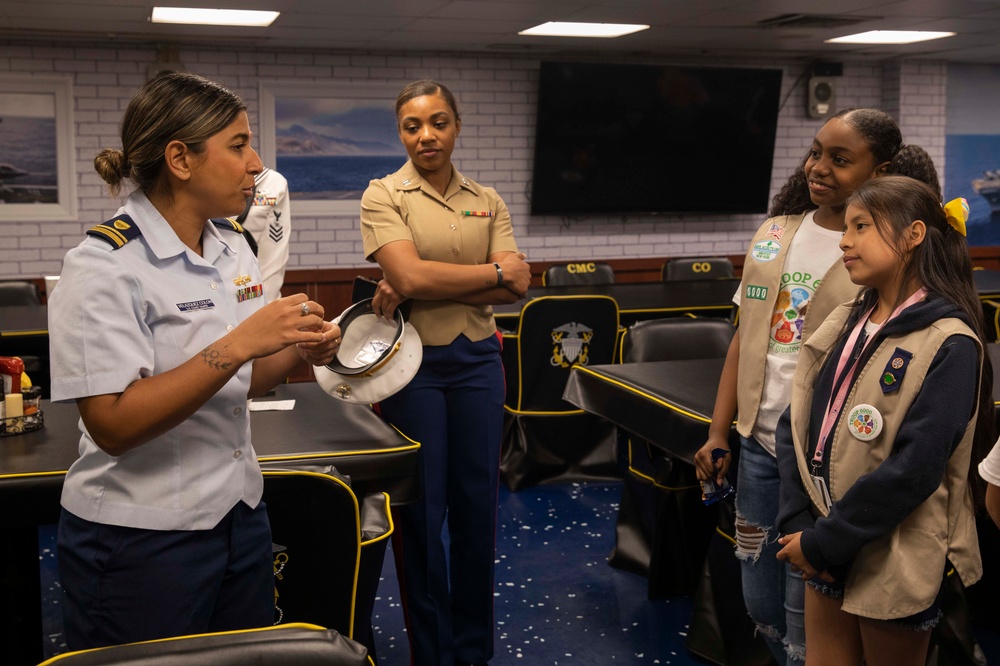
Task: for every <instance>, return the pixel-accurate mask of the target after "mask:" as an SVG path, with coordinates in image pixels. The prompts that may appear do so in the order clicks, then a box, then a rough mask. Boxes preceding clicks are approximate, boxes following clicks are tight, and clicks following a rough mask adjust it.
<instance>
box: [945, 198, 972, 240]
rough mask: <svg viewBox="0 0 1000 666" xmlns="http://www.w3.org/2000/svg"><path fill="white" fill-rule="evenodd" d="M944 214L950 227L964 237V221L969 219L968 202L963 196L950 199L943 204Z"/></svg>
mask: <svg viewBox="0 0 1000 666" xmlns="http://www.w3.org/2000/svg"><path fill="white" fill-rule="evenodd" d="M944 215H945V217H946V218H947V219H948V224H949V225H951V228H952V229H954V230H955V231H957V232H958V233H960V234H962V236H963V237H964V236H965V223H966V222H968V220H969V202H968V201H966V200H965V198H964V197H959V198H957V199H952V200H951V201H949V202H948V203H946V204H945V205H944Z"/></svg>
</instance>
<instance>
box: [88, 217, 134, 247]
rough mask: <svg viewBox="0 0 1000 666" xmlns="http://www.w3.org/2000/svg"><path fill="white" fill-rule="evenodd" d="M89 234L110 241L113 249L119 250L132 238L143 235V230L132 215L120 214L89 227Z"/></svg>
mask: <svg viewBox="0 0 1000 666" xmlns="http://www.w3.org/2000/svg"><path fill="white" fill-rule="evenodd" d="M87 235H88V236H93V237H95V238H100V239H101V240H103V241H105V242H107V243H109V244H110V245H111V247H112V249H114V250H117V249H118V248H120V247H122V246H124V245H125V243H127V242H129V241H130V240H133V239H135V238H138V237H139V236H141V235H142V231H140V230H139V227H138V226H136V224H135V222H133V221H132V218H131V217H129V216H128V215H119V216H118V217H116V218H113V219H111V220H108V221H107V222H105V223H104V224H98V225H97V226H96V227H91V228H90V229H87Z"/></svg>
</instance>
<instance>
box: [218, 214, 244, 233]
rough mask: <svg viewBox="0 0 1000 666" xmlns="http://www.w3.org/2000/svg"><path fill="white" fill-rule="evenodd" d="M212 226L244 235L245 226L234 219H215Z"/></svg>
mask: <svg viewBox="0 0 1000 666" xmlns="http://www.w3.org/2000/svg"><path fill="white" fill-rule="evenodd" d="M212 224H214V225H215V226H217V227H219V228H220V229H225V230H227V231H235V232H236V233H238V234H241V233H243V225H242V224H240V223H239V222H237V221H236V219H235V218H232V217H213V218H212Z"/></svg>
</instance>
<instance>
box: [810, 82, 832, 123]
mask: <svg viewBox="0 0 1000 666" xmlns="http://www.w3.org/2000/svg"><path fill="white" fill-rule="evenodd" d="M836 105H837V88H836V79H834V78H832V77H829V76H813V77H811V78H810V79H809V87H808V92H807V93H806V113H807V114H809V117H810V118H828V117H829V116H831V115H832V114H833V112H834V111H836V110H837V106H836Z"/></svg>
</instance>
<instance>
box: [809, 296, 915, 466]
mask: <svg viewBox="0 0 1000 666" xmlns="http://www.w3.org/2000/svg"><path fill="white" fill-rule="evenodd" d="M926 297H927V289H926V288H924V287H921V288H920V289H917V291H916V292H914V294H913V295H912V296H910V297H909V298H907V299H906V300H905V301H903V302H902V303H901V304H900V305H899V307H897V308H896V309H895V310H893V311H892V314H891V315H889V317H888V318H886V320H885V321H883V322H882V324H881V325H880V326H879V327H878V328H877V329H876V330H875V332H874V333H872V334H871V335H869V336H868V338H867V339H866V340H865V341H864V343H863V344H862V345H861V349H860V350H858V352H857V353H856V354H855V353H854V347H855V345H857V343H858V337H860V336H861V331H862V330H864V328H865V324H867V323H868V318H869V317H870V316H871V314H872V310H874V308H872V310H869V311H868V312H867V313H866V314H865V316H864V317H862V318H861V319H860V320H859V321H858V323H857V324H855V325H854V330H852V331H851V335H850V336H849V337H848V338H847V343H846V344H845V345H844V349H843V351H841V352H840V360H839V361H837V374H836V375H834V380H833V385H834V386H837V384H838V383H839V384H840V386H839V388H838V389H837V393H836V395H831V396H830V401H829V402H828V403H827V405H826V417H824V419H823V425H822V427H821V428H820V431H819V443H818V444H817V445H816V452H815V453H814V454H813V457H812V463H813V469H816V468H817V467H819V466H820V465H822V464H823V451H824V450H825V449H826V440H827V437H829V436H830V431H832V430H833V426H834V424H835V423H836V422H837V417H838V416H840V410H841V408H843V406H844V400H846V399H847V392H848V390H849V389H850V384H851V382H850V381H848V378H849V376H850V373H851V372H853V371H854V366H855V365H856V364H857V362H858V359H859V358H861V354H863V353H864V351H865V348H867V347H868V343H869V342H871V341H872V340H873V339H874V338H875V336H877V335H878V333H879V331H881V330H882V328H883V327H884V326H885V325H886V324H888V323H889V322H890V321H892V320H893V319H894V318H895V317H896V315H898V314H899V313H900V312H902V311H903V310H905V309H906V308H908V307H910V306H911V305H913V304H914V303H917V302H919V301H922V300H924V299H925V298H926ZM848 363H850V365H848ZM845 373H847V374H845Z"/></svg>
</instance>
